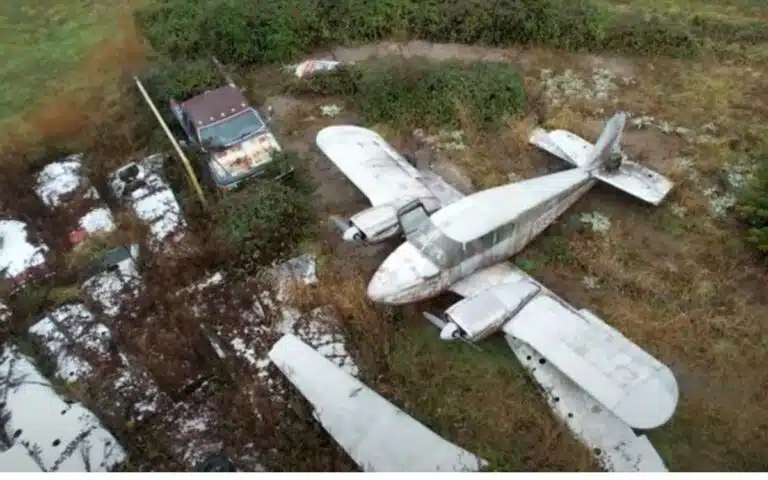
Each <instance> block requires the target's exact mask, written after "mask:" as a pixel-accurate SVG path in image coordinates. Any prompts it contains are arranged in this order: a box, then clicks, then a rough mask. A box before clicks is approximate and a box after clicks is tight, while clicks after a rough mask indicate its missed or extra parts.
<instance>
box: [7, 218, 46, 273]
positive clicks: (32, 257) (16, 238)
mask: <svg viewBox="0 0 768 480" xmlns="http://www.w3.org/2000/svg"><path fill="white" fill-rule="evenodd" d="M47 251H48V247H47V246H46V245H43V244H40V245H37V246H36V245H33V244H32V243H30V242H29V240H28V238H27V225H26V224H25V223H24V222H19V221H17V220H0V273H2V278H10V279H14V278H16V277H19V276H21V275H23V274H24V273H25V272H27V270H29V269H32V268H35V267H40V266H44V265H45V252H47Z"/></svg>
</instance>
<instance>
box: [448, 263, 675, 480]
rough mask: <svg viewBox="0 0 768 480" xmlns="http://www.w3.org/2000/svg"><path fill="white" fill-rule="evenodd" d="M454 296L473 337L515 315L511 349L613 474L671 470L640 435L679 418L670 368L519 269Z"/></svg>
mask: <svg viewBox="0 0 768 480" xmlns="http://www.w3.org/2000/svg"><path fill="white" fill-rule="evenodd" d="M451 290H452V291H454V292H455V293H458V294H459V295H462V296H463V297H465V300H462V302H463V305H462V304H461V303H459V304H456V306H457V307H458V306H459V305H462V307H463V308H461V309H457V308H455V307H452V309H453V311H452V310H451V309H449V310H448V311H447V312H446V314H447V315H449V316H451V314H452V313H453V315H452V316H451V320H452V321H454V322H456V323H457V324H458V325H459V326H460V327H461V328H462V329H464V330H465V331H472V330H473V325H472V322H473V321H475V322H478V323H479V322H481V320H480V319H483V318H489V315H492V312H493V310H494V308H496V307H495V306H496V305H498V307H497V310H501V309H502V308H504V309H507V311H510V309H511V311H512V312H514V313H513V314H512V315H511V317H510V316H509V315H507V316H505V318H508V319H509V320H508V321H506V323H504V325H503V326H502V327H501V328H502V331H503V332H504V335H505V338H506V340H507V343H508V344H509V346H510V348H511V349H512V350H513V352H514V353H515V355H516V356H517V357H518V358H519V359H520V361H521V362H522V363H523V365H525V366H526V368H528V369H529V371H530V372H531V374H532V375H533V377H534V378H535V379H536V380H537V381H538V382H539V383H540V384H541V385H542V387H544V390H545V391H547V392H548V397H549V398H548V399H549V401H550V405H551V406H552V408H553V409H554V410H555V411H556V412H557V413H558V415H560V416H561V417H562V418H563V420H564V421H565V422H566V423H567V424H568V425H569V427H570V428H571V429H572V430H574V431H575V432H576V434H577V435H579V436H580V437H581V438H582V439H583V440H584V441H585V443H587V444H588V445H590V446H592V448H594V449H598V450H596V451H598V452H600V456H601V458H602V460H603V463H604V464H606V465H609V468H610V469H611V470H618V471H622V470H624V471H632V470H641V471H650V470H666V468H665V466H664V463H663V461H662V460H661V458H660V457H659V456H658V453H656V451H655V450H654V449H653V446H652V445H651V444H650V442H649V441H648V439H647V438H646V437H645V436H637V435H636V434H635V433H634V431H633V430H632V429H633V428H635V429H640V430H645V429H651V428H655V427H657V426H659V425H661V424H663V423H665V422H666V421H667V420H669V418H670V417H671V416H672V414H673V413H674V410H675V407H676V406H677V401H678V388H677V382H676V380H675V377H674V375H673V374H672V372H671V371H670V370H669V368H668V367H666V366H665V365H664V364H662V363H661V362H659V361H658V360H657V359H655V358H654V357H653V356H651V355H650V354H648V353H647V352H645V351H644V350H643V349H642V348H640V347H639V346H637V345H636V344H634V343H633V342H632V341H631V340H629V339H628V338H626V337H625V336H624V335H622V334H621V333H620V332H619V331H617V330H616V329H614V328H613V327H611V326H609V325H608V324H606V323H605V322H604V321H602V320H601V319H600V318H598V317H597V316H595V315H594V314H593V313H591V312H590V311H588V310H576V309H574V308H573V307H572V306H570V305H569V304H567V303H566V302H565V301H564V300H562V299H561V298H559V297H558V296H556V295H555V294H554V293H552V292H551V291H549V290H548V289H547V288H546V287H544V286H543V285H541V284H540V283H539V282H537V281H536V280H535V279H533V278H532V277H531V276H529V275H528V274H526V273H525V272H523V271H522V270H520V269H518V268H517V267H515V266H514V265H512V264H511V263H508V262H504V263H500V264H497V265H494V266H492V267H489V268H486V269H484V270H480V271H478V272H476V273H475V274H473V275H471V276H469V277H467V278H465V279H463V280H462V281H460V282H457V283H456V284H454V285H453V286H452V287H451ZM467 300H469V301H467ZM467 307H469V308H467ZM472 308H474V310H475V311H474V312H472ZM475 329H476V328H475Z"/></svg>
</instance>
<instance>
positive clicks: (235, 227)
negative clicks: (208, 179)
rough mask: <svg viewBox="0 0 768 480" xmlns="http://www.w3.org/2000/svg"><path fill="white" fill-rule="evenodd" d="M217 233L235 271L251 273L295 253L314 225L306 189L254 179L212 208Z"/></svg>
mask: <svg viewBox="0 0 768 480" xmlns="http://www.w3.org/2000/svg"><path fill="white" fill-rule="evenodd" d="M211 219H212V221H213V223H214V232H215V234H216V236H217V237H218V238H219V239H220V240H221V241H223V243H224V245H223V246H224V247H225V248H226V249H228V250H229V251H230V252H231V258H232V260H231V261H232V262H233V263H234V265H233V267H234V268H235V269H236V270H240V271H246V272H252V271H255V270H256V269H257V268H258V267H259V266H261V265H265V264H271V263H273V262H276V261H280V260H283V259H285V258H287V257H288V256H290V255H291V254H292V253H294V250H295V249H296V246H297V245H298V244H299V243H300V242H301V241H302V240H304V239H305V238H306V237H307V235H308V234H309V233H311V232H312V228H313V227H314V226H315V211H314V208H313V204H312V197H311V193H310V191H309V190H308V189H305V188H297V187H295V186H293V185H290V184H288V183H287V182H273V181H266V180H265V181H255V182H250V183H248V184H246V186H245V187H243V189H242V190H240V191H238V192H233V193H230V194H227V195H225V196H224V197H223V198H222V199H220V200H219V201H218V202H217V203H216V204H215V205H214V206H213V207H212V209H211Z"/></svg>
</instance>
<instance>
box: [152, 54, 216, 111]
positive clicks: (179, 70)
mask: <svg viewBox="0 0 768 480" xmlns="http://www.w3.org/2000/svg"><path fill="white" fill-rule="evenodd" d="M142 82H143V83H144V86H145V87H146V89H147V92H148V93H149V94H150V96H151V97H152V99H153V100H154V101H155V102H156V103H158V104H163V105H164V104H167V103H168V101H169V100H170V99H172V98H174V99H176V100H177V101H182V100H186V99H187V98H189V97H192V96H194V95H197V94H200V93H202V92H203V91H205V90H208V89H211V88H216V87H219V86H221V85H223V84H224V79H223V78H222V76H221V73H219V71H218V70H217V69H216V66H215V65H214V64H213V61H212V60H211V59H206V58H199V59H184V60H170V59H167V58H159V59H157V60H156V61H155V62H153V63H152V64H151V67H150V68H149V69H148V70H147V72H146V73H145V74H144V75H143V76H142ZM157 106H158V107H160V106H161V105H157Z"/></svg>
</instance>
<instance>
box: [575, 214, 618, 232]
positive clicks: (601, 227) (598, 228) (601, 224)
mask: <svg viewBox="0 0 768 480" xmlns="http://www.w3.org/2000/svg"><path fill="white" fill-rule="evenodd" d="M579 221H580V222H581V223H585V224H588V225H589V226H590V228H591V229H592V231H593V232H596V233H605V232H607V231H608V230H609V229H610V228H611V219H610V218H608V217H607V216H605V215H603V214H602V213H600V212H590V213H582V214H581V215H580V216H579Z"/></svg>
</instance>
